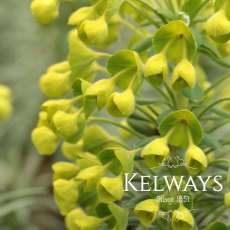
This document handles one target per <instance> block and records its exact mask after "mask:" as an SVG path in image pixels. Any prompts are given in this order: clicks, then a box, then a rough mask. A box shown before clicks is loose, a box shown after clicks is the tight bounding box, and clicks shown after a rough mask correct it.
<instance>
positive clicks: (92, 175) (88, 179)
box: [76, 166, 105, 192]
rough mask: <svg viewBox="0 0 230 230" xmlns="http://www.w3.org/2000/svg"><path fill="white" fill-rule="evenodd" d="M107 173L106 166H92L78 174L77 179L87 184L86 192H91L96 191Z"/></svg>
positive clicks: (85, 186)
mask: <svg viewBox="0 0 230 230" xmlns="http://www.w3.org/2000/svg"><path fill="white" fill-rule="evenodd" d="M104 173H105V167H104V166H92V167H89V168H86V169H84V170H82V171H81V172H79V173H78V175H77V177H76V179H77V180H80V181H83V182H84V183H85V185H84V190H85V192H89V191H92V190H94V189H95V187H96V185H97V182H98V181H99V180H100V179H101V177H102V176H103V175H104Z"/></svg>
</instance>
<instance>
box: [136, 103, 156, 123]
mask: <svg viewBox="0 0 230 230" xmlns="http://www.w3.org/2000/svg"><path fill="white" fill-rule="evenodd" d="M136 108H137V109H138V110H139V111H140V112H142V113H143V114H144V115H145V116H146V117H148V119H149V121H150V122H154V123H155V124H157V122H156V120H155V119H154V118H153V117H152V116H151V115H150V114H149V113H147V112H146V111H145V110H144V109H143V108H141V106H139V105H136Z"/></svg>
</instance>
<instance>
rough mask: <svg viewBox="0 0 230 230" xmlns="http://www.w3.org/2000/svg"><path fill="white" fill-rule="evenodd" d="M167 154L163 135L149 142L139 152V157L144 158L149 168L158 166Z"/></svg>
mask: <svg viewBox="0 0 230 230" xmlns="http://www.w3.org/2000/svg"><path fill="white" fill-rule="evenodd" d="M168 155H169V147H168V145H167V139H166V138H164V137H162V138H158V139H155V140H154V141H152V142H150V143H149V144H148V145H146V146H145V147H144V148H143V150H142V152H141V157H142V158H144V161H145V164H146V165H147V166H148V167H149V168H154V167H158V166H160V164H161V163H162V162H163V161H164V159H165V158H166V157H167V156H168Z"/></svg>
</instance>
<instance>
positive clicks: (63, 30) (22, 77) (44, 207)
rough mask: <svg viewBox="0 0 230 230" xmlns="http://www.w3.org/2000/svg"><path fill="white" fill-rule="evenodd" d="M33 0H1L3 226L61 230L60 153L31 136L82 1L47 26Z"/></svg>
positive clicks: (209, 66) (212, 70)
mask: <svg viewBox="0 0 230 230" xmlns="http://www.w3.org/2000/svg"><path fill="white" fill-rule="evenodd" d="M30 2H31V0H23V1H15V0H1V1H0V84H4V85H6V86H9V87H10V88H11V90H12V97H13V107H14V112H13V114H12V116H11V117H10V118H9V119H8V120H7V121H5V122H4V123H1V124H0V229H1V230H54V229H55V230H59V229H60V230H63V229H65V227H64V224H63V218H62V217H61V216H60V215H59V214H58V210H57V207H56V205H55V203H54V200H53V197H52V189H51V185H52V171H51V165H52V163H53V162H55V161H57V160H58V159H60V158H61V155H60V153H57V154H55V155H53V156H51V157H42V156H40V155H38V154H37V152H36V150H35V148H34V147H33V145H32V143H31V137H30V136H31V130H32V129H33V128H34V127H35V125H36V122H37V116H38V112H39V111H40V105H41V103H42V102H43V101H44V100H45V99H46V98H45V96H44V95H42V93H41V91H40V90H39V86H38V82H39V77H40V75H41V74H43V73H44V72H45V71H46V69H47V67H49V66H50V65H51V64H53V63H56V62H59V61H62V60H64V59H65V58H66V56H67V54H68V45H67V31H68V30H69V29H70V28H69V27H68V26H66V24H67V19H68V15H69V14H70V13H71V12H73V11H74V10H75V9H76V8H78V7H79V6H80V5H81V2H83V1H76V3H72V4H63V5H62V7H61V11H60V17H59V18H58V20H56V21H55V22H54V23H52V24H50V25H46V26H41V25H39V24H38V23H37V22H36V21H35V19H34V18H33V17H32V15H31V13H30ZM127 34H128V33H126V30H124V29H123V30H122V34H121V39H120V43H118V45H117V46H116V47H115V49H116V50H117V49H118V48H120V49H122V48H123V47H125V44H124V42H122V41H123V37H125V38H127ZM203 64H204V66H205V67H206V70H207V73H208V74H209V76H211V77H212V76H215V75H216V74H217V73H218V75H220V73H221V72H225V70H223V69H222V70H220V69H219V68H217V66H216V65H214V64H213V63H210V62H206V60H205V59H204V61H203ZM146 87H148V91H147V93H150V91H151V92H152V88H151V87H149V86H146ZM226 133H227V129H226ZM222 135H224V134H223V133H222Z"/></svg>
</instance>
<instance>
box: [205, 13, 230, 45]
mask: <svg viewBox="0 0 230 230" xmlns="http://www.w3.org/2000/svg"><path fill="white" fill-rule="evenodd" d="M205 28H206V32H207V34H208V35H209V36H210V37H211V38H212V39H213V40H214V41H216V42H220V43H225V42H227V41H228V40H229V39H230V20H229V19H228V18H227V17H226V14H225V11H224V10H223V9H221V10H219V11H218V12H216V13H215V14H214V15H213V16H212V17H211V18H210V19H209V20H208V21H207V23H206V25H205Z"/></svg>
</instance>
